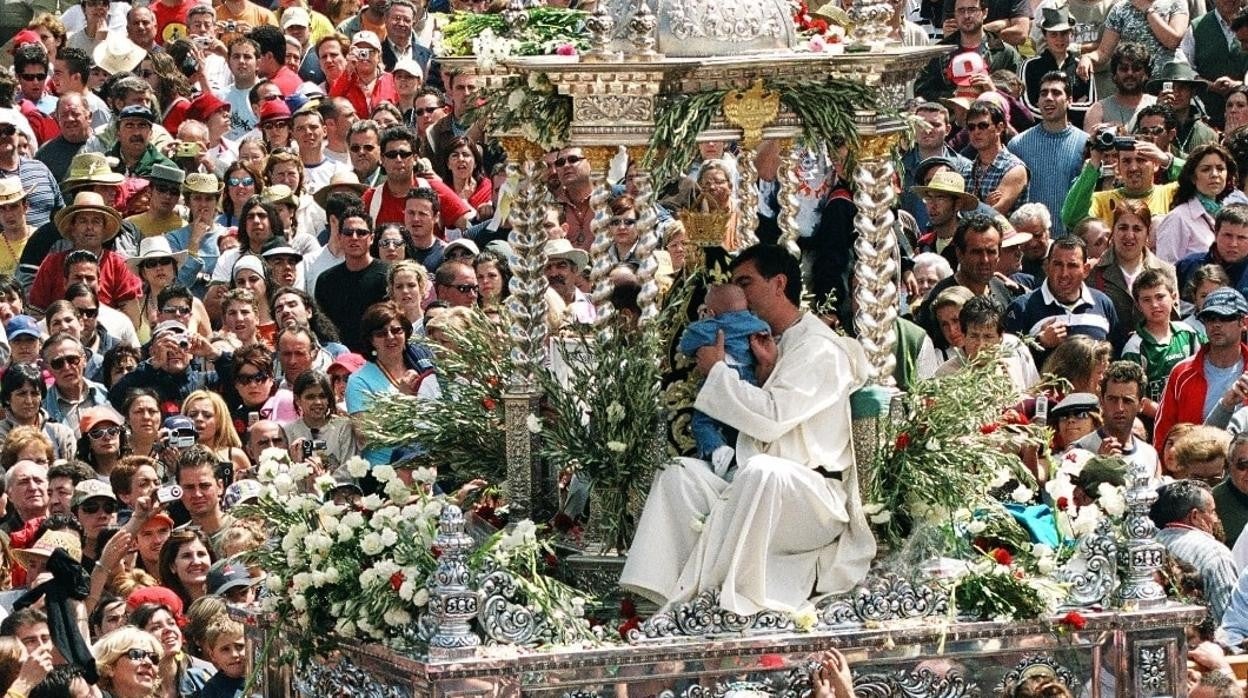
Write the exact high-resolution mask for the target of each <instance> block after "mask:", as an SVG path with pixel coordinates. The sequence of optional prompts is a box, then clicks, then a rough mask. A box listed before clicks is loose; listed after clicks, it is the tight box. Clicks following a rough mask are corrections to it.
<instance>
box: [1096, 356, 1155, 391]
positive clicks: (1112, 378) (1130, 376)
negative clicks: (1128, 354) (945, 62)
mask: <svg viewBox="0 0 1248 698" xmlns="http://www.w3.org/2000/svg"><path fill="white" fill-rule="evenodd" d="M1110 383H1134V384H1135V386H1136V395H1137V396H1138V397H1141V398H1142V397H1144V389H1145V388H1146V387H1148V377H1147V376H1145V375H1144V367H1143V366H1141V365H1139V364H1137V363H1136V362H1134V361H1115V362H1113V363H1112V364H1110V365H1109V368H1107V369H1105V375H1104V376H1102V377H1101V394H1102V395H1104V394H1105V387H1106V386H1107V385H1109V384H1110Z"/></svg>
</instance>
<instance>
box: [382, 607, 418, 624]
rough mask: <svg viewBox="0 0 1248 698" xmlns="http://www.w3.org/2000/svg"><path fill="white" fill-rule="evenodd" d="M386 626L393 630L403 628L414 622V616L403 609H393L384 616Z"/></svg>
mask: <svg viewBox="0 0 1248 698" xmlns="http://www.w3.org/2000/svg"><path fill="white" fill-rule="evenodd" d="M384 619H385V621H386V625H389V626H390V627H392V628H398V627H402V626H404V625H407V624H408V623H411V622H412V614H410V613H408V612H407V611H404V610H403V609H401V608H392V609H390V610H389V611H386V614H385V616H384Z"/></svg>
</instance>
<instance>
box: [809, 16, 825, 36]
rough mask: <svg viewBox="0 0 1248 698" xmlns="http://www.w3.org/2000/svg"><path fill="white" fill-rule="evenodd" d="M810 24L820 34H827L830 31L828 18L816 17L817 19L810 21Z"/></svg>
mask: <svg viewBox="0 0 1248 698" xmlns="http://www.w3.org/2000/svg"><path fill="white" fill-rule="evenodd" d="M810 26H811V27H813V28H814V29H815V31H818V32H819V33H820V34H825V33H827V31H828V20H826V19H822V18H819V17H816V18H815V19H813V20H811V21H810Z"/></svg>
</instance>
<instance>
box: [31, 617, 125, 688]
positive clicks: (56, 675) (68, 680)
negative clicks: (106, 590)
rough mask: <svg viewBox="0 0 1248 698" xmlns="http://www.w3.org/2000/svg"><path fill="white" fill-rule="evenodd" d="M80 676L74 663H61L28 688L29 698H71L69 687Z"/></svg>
mask: <svg viewBox="0 0 1248 698" xmlns="http://www.w3.org/2000/svg"><path fill="white" fill-rule="evenodd" d="M113 598H114V599H116V598H117V597H115V596H114V597H113ZM114 603H116V601H114ZM80 678H82V669H79V668H78V667H77V666H76V665H74V664H62V665H61V666H58V667H56V668H55V669H53V670H52V671H51V672H49V673H48V675H47V676H45V677H43V680H42V681H40V682H39V683H37V684H35V687H34V688H32V689H30V696H29V698H73V696H74V694H73V693H72V689H71V687H72V685H73V683H74V681H76V680H77V679H80Z"/></svg>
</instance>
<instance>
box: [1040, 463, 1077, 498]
mask: <svg viewBox="0 0 1248 698" xmlns="http://www.w3.org/2000/svg"><path fill="white" fill-rule="evenodd" d="M1044 491H1045V492H1047V493H1048V494H1049V497H1051V498H1052V499H1053V505H1054V507H1056V506H1057V504H1058V502H1060V501H1061V500H1062V499H1065V500H1066V502H1067V506H1070V505H1072V504H1074V501H1075V483H1074V482H1071V479H1070V475H1068V474H1066V472H1065V471H1058V473H1057V477H1055V478H1053V479H1052V480H1049V481H1048V482H1046V483H1044Z"/></svg>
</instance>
